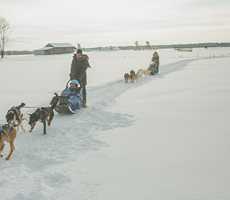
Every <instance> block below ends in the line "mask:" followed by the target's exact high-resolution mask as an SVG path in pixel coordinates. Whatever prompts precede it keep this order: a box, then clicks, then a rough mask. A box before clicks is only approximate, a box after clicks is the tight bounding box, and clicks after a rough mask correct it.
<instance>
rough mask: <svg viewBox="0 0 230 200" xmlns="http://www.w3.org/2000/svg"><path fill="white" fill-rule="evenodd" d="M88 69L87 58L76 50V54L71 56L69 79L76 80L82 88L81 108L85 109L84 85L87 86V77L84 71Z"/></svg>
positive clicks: (80, 51)
mask: <svg viewBox="0 0 230 200" xmlns="http://www.w3.org/2000/svg"><path fill="white" fill-rule="evenodd" d="M88 67H90V65H89V57H88V56H87V55H86V54H83V53H82V50H81V49H78V50H77V53H76V54H74V55H73V60H72V64H71V70H70V79H71V80H73V79H76V80H79V81H80V85H81V88H82V96H83V102H82V104H83V105H82V106H83V107H86V85H87V76H86V70H87V68H88Z"/></svg>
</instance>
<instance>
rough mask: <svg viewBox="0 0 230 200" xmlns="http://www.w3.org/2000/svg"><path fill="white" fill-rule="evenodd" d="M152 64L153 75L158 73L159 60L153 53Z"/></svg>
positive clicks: (157, 55) (155, 53)
mask: <svg viewBox="0 0 230 200" xmlns="http://www.w3.org/2000/svg"><path fill="white" fill-rule="evenodd" d="M152 62H153V63H155V65H156V66H155V73H159V65H160V58H159V54H158V53H157V52H156V51H155V52H154V53H153V57H152Z"/></svg>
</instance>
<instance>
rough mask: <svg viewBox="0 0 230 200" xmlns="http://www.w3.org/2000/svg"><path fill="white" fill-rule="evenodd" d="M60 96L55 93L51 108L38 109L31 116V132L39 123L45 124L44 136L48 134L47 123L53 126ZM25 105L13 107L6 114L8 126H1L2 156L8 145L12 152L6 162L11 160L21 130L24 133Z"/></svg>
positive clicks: (29, 122) (0, 149)
mask: <svg viewBox="0 0 230 200" xmlns="http://www.w3.org/2000/svg"><path fill="white" fill-rule="evenodd" d="M57 102H58V96H57V94H56V93H55V96H54V97H53V98H52V100H51V102H50V106H48V107H40V108H37V109H36V110H35V111H34V112H33V113H31V114H29V120H28V124H29V126H30V131H29V132H32V130H33V129H34V127H35V125H36V123H37V122H39V121H40V122H41V123H42V124H43V134H46V133H47V132H46V123H48V126H50V125H51V122H52V120H53V117H54V108H55V106H56V105H57ZM25 105H26V104H25V103H21V104H20V105H19V106H13V107H11V108H10V109H9V110H8V111H7V113H6V116H5V118H6V122H7V123H6V124H3V125H1V126H0V156H1V157H3V155H2V151H3V149H4V146H5V144H6V143H9V145H10V152H9V154H8V155H7V157H6V160H9V159H10V158H11V156H12V153H13V151H14V149H15V146H14V141H15V138H16V134H17V132H18V131H19V128H21V130H22V131H23V132H25V129H24V127H23V125H22V122H23V121H24V120H26V119H25V118H24V115H23V113H22V111H21V109H22V108H25Z"/></svg>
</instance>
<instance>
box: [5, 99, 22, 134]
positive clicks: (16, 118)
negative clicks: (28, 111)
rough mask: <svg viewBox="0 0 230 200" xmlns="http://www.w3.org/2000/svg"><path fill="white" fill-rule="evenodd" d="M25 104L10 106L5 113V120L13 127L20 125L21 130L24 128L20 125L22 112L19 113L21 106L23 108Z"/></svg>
mask: <svg viewBox="0 0 230 200" xmlns="http://www.w3.org/2000/svg"><path fill="white" fill-rule="evenodd" d="M25 105H26V104H25V103H21V104H20V105H19V106H13V107H11V108H10V109H9V110H8V111H7V113H6V121H7V123H8V124H10V125H11V126H13V127H18V128H19V126H21V128H22V130H24V128H23V126H22V124H21V123H22V121H23V114H22V113H21V108H23V107H24V106H25Z"/></svg>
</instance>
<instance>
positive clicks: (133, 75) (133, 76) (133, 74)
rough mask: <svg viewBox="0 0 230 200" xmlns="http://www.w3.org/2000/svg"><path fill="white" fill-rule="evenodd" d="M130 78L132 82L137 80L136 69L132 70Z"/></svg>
mask: <svg viewBox="0 0 230 200" xmlns="http://www.w3.org/2000/svg"><path fill="white" fill-rule="evenodd" d="M129 78H130V81H131V82H132V83H133V82H134V81H135V80H136V73H135V71H134V70H131V71H130V74H129Z"/></svg>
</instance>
